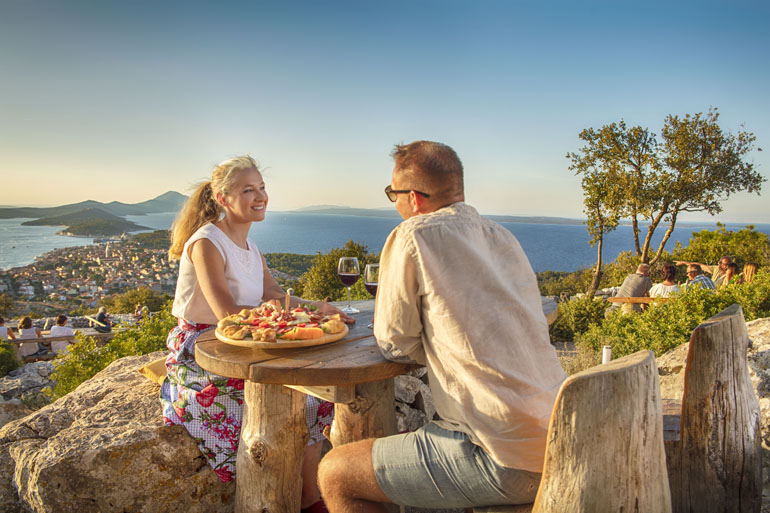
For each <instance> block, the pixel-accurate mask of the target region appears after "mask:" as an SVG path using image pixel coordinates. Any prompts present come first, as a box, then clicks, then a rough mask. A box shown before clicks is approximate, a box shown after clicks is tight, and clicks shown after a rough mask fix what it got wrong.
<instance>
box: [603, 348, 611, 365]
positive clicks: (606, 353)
mask: <svg viewBox="0 0 770 513" xmlns="http://www.w3.org/2000/svg"><path fill="white" fill-rule="evenodd" d="M610 360H612V346H604V348H602V365H604V364H605V363H609V362H610Z"/></svg>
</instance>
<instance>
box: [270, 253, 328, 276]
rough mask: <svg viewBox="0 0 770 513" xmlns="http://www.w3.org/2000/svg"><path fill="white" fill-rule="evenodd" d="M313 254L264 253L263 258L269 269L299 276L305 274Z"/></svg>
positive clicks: (310, 264) (311, 262)
mask: <svg viewBox="0 0 770 513" xmlns="http://www.w3.org/2000/svg"><path fill="white" fill-rule="evenodd" d="M315 258H316V257H315V256H314V255H299V254H297V253H265V260H267V265H268V267H270V269H276V270H278V271H281V272H284V273H286V274H291V275H292V276H297V277H300V276H302V275H303V274H305V273H306V272H307V271H308V270H309V269H310V267H311V266H312V265H313V262H314V261H315Z"/></svg>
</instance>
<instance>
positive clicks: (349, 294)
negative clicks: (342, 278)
mask: <svg viewBox="0 0 770 513" xmlns="http://www.w3.org/2000/svg"><path fill="white" fill-rule="evenodd" d="M349 308H350V287H348V309H349Z"/></svg>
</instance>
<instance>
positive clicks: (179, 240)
mask: <svg viewBox="0 0 770 513" xmlns="http://www.w3.org/2000/svg"><path fill="white" fill-rule="evenodd" d="M221 211H222V207H220V206H219V203H217V202H216V201H215V200H214V195H213V193H212V190H211V182H204V183H202V184H200V185H199V186H198V188H197V189H196V190H195V192H194V193H193V194H192V196H190V197H189V198H188V199H187V201H186V202H185V204H184V206H183V207H182V210H180V211H179V215H177V217H176V219H175V220H174V224H173V225H172V226H171V247H170V248H169V250H168V256H169V258H173V259H179V258H182V251H183V250H184V245H185V242H187V239H189V238H190V236H191V235H192V234H193V233H195V232H196V231H198V228H200V227H201V226H203V225H204V224H206V223H209V222H212V223H213V222H214V221H217V220H218V219H219V215H220V212H221Z"/></svg>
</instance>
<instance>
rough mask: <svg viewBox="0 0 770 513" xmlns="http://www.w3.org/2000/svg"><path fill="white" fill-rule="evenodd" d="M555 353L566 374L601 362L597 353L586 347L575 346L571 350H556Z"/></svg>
mask: <svg viewBox="0 0 770 513" xmlns="http://www.w3.org/2000/svg"><path fill="white" fill-rule="evenodd" d="M557 353H558V355H559V361H560V362H561V366H562V368H563V369H564V372H565V373H567V376H571V375H572V374H575V373H577V372H580V371H583V370H586V369H590V368H591V367H593V366H595V365H599V364H600V363H602V361H601V358H599V355H597V354H596V353H594V352H593V351H591V350H589V349H586V348H581V347H577V348H574V349H572V350H557Z"/></svg>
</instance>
